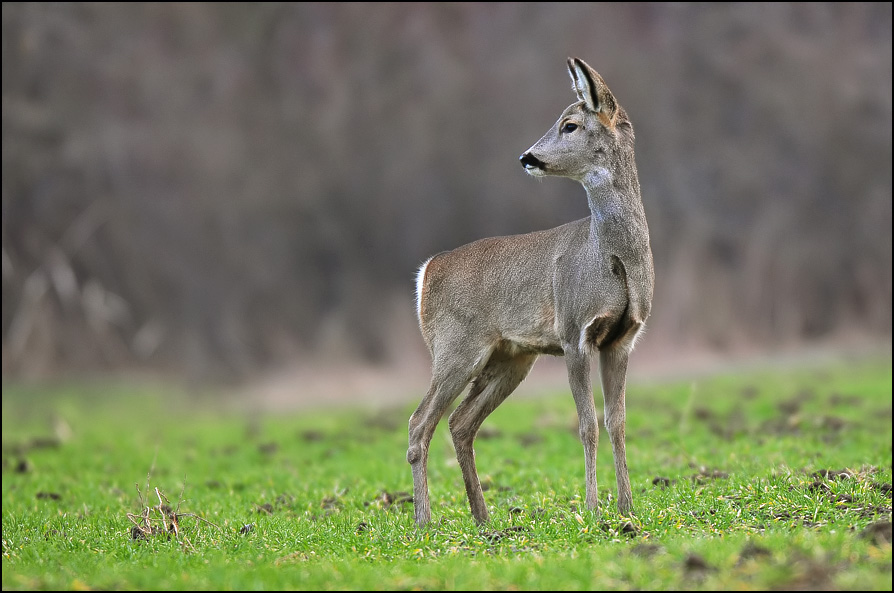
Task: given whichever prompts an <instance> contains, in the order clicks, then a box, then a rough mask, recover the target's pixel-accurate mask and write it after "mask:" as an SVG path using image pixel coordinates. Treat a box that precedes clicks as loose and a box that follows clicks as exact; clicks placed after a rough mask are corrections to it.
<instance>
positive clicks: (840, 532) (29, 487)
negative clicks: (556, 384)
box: [2, 358, 892, 590]
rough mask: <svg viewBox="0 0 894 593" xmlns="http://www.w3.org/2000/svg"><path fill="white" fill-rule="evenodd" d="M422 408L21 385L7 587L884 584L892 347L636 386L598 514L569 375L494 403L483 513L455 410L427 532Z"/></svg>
mask: <svg viewBox="0 0 894 593" xmlns="http://www.w3.org/2000/svg"><path fill="white" fill-rule="evenodd" d="M420 389H421V388H420ZM296 390H300V386H296ZM596 397H597V407H600V406H601V397H600V395H599V394H598V392H597V396H596ZM412 407H413V406H412V405H410V406H405V407H401V408H400V409H391V410H379V411H363V410H356V411H344V410H342V411H331V410H330V411H318V412H313V413H302V414H289V415H283V414H279V415H274V414H269V415H268V414H263V413H257V412H245V411H242V412H239V411H238V407H234V406H233V405H232V404H222V403H220V402H215V401H214V400H212V399H210V398H209V397H207V396H206V397H202V398H198V399H196V398H185V397H182V396H180V397H178V396H177V395H176V394H172V393H163V390H162V389H152V388H142V389H134V388H128V387H122V386H117V387H115V386H109V385H105V386H102V387H97V386H92V387H87V386H81V387H70V386H69V387H55V388H49V387H44V388H40V389H38V388H35V387H22V386H16V385H5V386H4V389H3V408H2V412H3V532H2V539H3V577H2V585H3V588H4V589H81V590H84V589H380V590H391V589H503V590H507V589H550V590H551V589H609V588H611V589H767V588H777V589H855V590H856V589H859V590H862V589H870V590H891V587H892V580H891V570H892V566H891V469H892V459H891V453H892V443H891V438H892V431H891V426H892V420H891V414H892V410H891V361H890V358H887V359H886V360H881V361H874V362H861V363H859V364H853V363H852V364H848V365H844V364H841V365H830V366H825V367H822V368H810V369H799V370H794V371H790V372H779V371H773V372H769V371H768V372H749V373H747V374H739V375H726V376H718V377H713V378H700V379H698V380H697V381H693V382H686V383H674V384H661V385H640V384H636V383H634V384H632V385H631V386H630V388H629V390H628V428H627V435H628V461H629V464H630V477H631V482H632V484H633V492H634V504H635V507H636V513H635V516H633V517H621V516H619V515H618V513H617V509H616V507H615V505H614V469H613V464H612V460H611V447H610V446H609V444H608V439H607V434H606V432H605V431H604V430H603V431H602V432H601V435H600V436H601V438H600V452H599V470H598V477H599V484H600V500H601V501H602V502H603V504H604V507H603V511H602V512H601V513H591V512H588V511H586V510H585V509H584V508H583V505H582V496H583V487H584V485H583V450H582V447H581V445H580V442H579V441H578V439H577V435H576V432H577V429H576V415H575V412H574V405H573V402H572V400H571V397H570V395H569V394H568V393H566V390H565V389H563V390H561V391H557V392H556V394H555V395H551V396H547V397H543V398H539V399H524V398H522V399H516V400H510V401H508V402H507V403H506V404H504V405H503V406H502V407H501V408H500V409H498V410H497V411H496V412H495V413H494V414H493V415H492V417H491V418H490V419H488V421H487V422H485V425H484V427H483V429H482V432H481V434H480V436H479V439H478V440H477V441H476V452H477V461H478V468H479V471H480V473H481V476H482V482H483V483H484V485H485V487H486V488H487V491H486V492H485V498H486V500H487V503H488V506H489V507H490V509H491V514H492V517H493V519H492V522H491V524H489V525H487V526H484V527H478V526H476V525H475V524H474V522H473V521H472V519H471V516H470V513H469V509H468V505H467V502H466V499H465V491H464V489H463V484H462V478H461V475H460V470H459V467H458V466H457V464H456V462H455V459H454V456H453V450H452V447H451V445H450V439H449V433H448V431H447V427H446V422H442V424H441V425H440V426H439V428H438V431H437V433H436V434H435V438H434V441H433V443H432V450H431V457H430V471H429V484H430V487H431V489H432V513H433V521H432V523H431V524H430V525H429V526H428V527H426V528H424V529H417V528H416V527H415V526H414V524H413V505H412V501H411V499H410V495H409V494H408V493H407V491H409V490H411V489H412V479H411V476H410V470H409V466H408V465H407V463H406V462H405V460H404V456H405V451H406V421H407V418H408V417H409V414H410V412H411V411H412ZM147 476H148V478H147ZM156 489H158V490H157V491H156ZM160 497H162V498H161V499H160ZM160 501H161V502H160ZM172 517H173V519H172ZM172 522H176V525H177V528H176V531H172V527H171V525H172Z"/></svg>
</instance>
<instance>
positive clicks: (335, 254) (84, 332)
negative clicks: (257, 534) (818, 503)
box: [2, 2, 892, 390]
mask: <svg viewBox="0 0 894 593" xmlns="http://www.w3.org/2000/svg"><path fill="white" fill-rule="evenodd" d="M2 23H3V24H2V44H3V67H2V70H3V71H2V77H3V89H2V93H3V106H2V113H3V130H2V136H3V157H2V158H3V165H2V203H3V216H2V225H3V231H2V277H3V295H2V298H3V305H2V332H3V334H2V337H3V377H4V380H18V379H22V380H24V379H33V378H38V379H45V378H50V379H53V378H58V377H65V376H72V375H78V374H90V375H96V374H103V373H120V372H134V371H136V372H144V371H149V372H152V373H161V374H163V375H164V376H170V377H186V378H189V379H190V380H195V381H199V382H210V383H228V382H229V383H233V382H237V383H244V382H246V381H252V380H256V379H258V378H259V377H262V376H264V374H265V373H269V372H271V371H274V370H277V369H280V370H281V369H288V368H297V367H304V368H309V367H313V366H314V365H318V364H319V365H321V367H320V368H323V367H325V368H342V369H345V372H348V369H351V368H359V367H364V368H369V367H378V368H400V367H401V365H404V366H412V367H414V368H415V367H419V369H418V370H419V371H421V372H422V373H427V371H428V362H427V360H428V358H427V352H426V351H425V346H424V344H423V342H422V339H421V337H420V336H419V334H418V330H417V327H416V319H415V311H414V302H413V288H414V287H413V279H414V271H415V269H416V267H417V266H418V265H419V264H420V263H421V262H422V261H424V260H425V259H426V258H427V257H428V256H430V255H432V254H434V253H436V252H438V251H442V250H445V249H450V248H453V247H456V246H458V245H460V244H463V243H466V242H469V241H471V240H474V239H477V238H481V237H485V236H493V235H500V234H512V233H523V232H528V231H533V230H537V229H544V228H549V227H552V226H556V225H559V224H562V223H565V222H569V221H571V220H574V219H577V218H580V217H583V216H587V215H588V214H589V211H588V209H587V203H586V199H585V195H584V193H583V190H582V189H581V187H580V186H579V185H577V184H576V183H574V182H571V181H568V180H560V179H547V180H546V181H544V182H543V183H537V182H535V181H534V180H533V179H531V178H530V177H528V176H527V175H525V174H524V172H523V170H522V168H521V167H520V166H519V164H518V156H519V155H520V154H521V153H522V152H523V151H524V150H526V149H527V148H528V147H530V146H531V145H532V144H533V143H534V142H536V141H537V140H538V139H539V138H540V136H541V135H542V134H543V133H544V132H545V131H546V130H547V129H548V128H549V127H550V126H551V125H552V124H553V122H554V121H555V119H556V118H557V117H558V115H559V113H560V112H561V111H562V109H564V108H565V107H566V106H567V105H569V104H570V103H572V102H574V100H575V98H574V96H573V94H572V91H571V85H570V81H569V79H568V75H567V72H566V68H565V59H566V58H567V57H568V56H577V57H580V58H582V59H584V60H585V61H587V62H588V63H589V64H590V65H591V66H593V67H594V68H595V69H596V70H598V71H599V72H600V74H602V76H603V77H604V78H605V80H606V82H607V83H608V85H609V86H610V87H611V89H612V90H613V91H614V93H615V95H616V97H617V98H618V100H619V102H620V103H621V104H622V105H624V106H625V108H626V109H627V111H628V113H629V114H630V117H631V119H632V121H633V124H634V127H635V129H636V133H637V149H636V155H637V163H638V166H639V174H640V180H641V183H642V193H643V199H644V202H645V207H646V213H647V216H648V219H649V224H650V228H651V233H652V248H653V252H654V256H655V266H656V276H657V279H656V289H655V300H654V307H653V316H652V318H651V319H650V322H649V327H650V329H649V332H648V333H647V335H646V336H645V338H644V339H643V340H642V341H641V345H640V346H639V347H638V353H640V354H638V356H642V357H645V359H646V360H648V359H649V358H650V357H651V358H655V359H658V358H660V357H668V356H671V357H672V356H680V355H683V354H685V353H686V352H689V351H693V352H694V351H714V352H724V353H729V355H730V356H735V355H736V354H737V353H743V352H751V351H765V352H772V351H774V350H775V349H779V348H792V347H800V346H805V347H806V346H810V345H812V344H818V343H823V344H855V343H862V342H865V343H875V342H878V341H881V342H884V341H886V340H888V341H889V340H890V336H891V301H892V294H891V289H892V287H891V269H892V261H891V257H892V256H891V253H892V245H891V234H892V218H891V202H892V200H891V162H892V155H891V129H892V121H891V87H892V85H891V71H892V70H891V56H892V47H891V30H892V22H891V4H890V3H847V4H834V3H817V4H797V5H789V4H756V3H747V4H733V5H724V4H715V3H712V4H700V5H689V4H648V5H642V4H630V3H625V4H618V5H601V4H589V3H582V4H557V3H549V4H536V3H524V4H413V3H411V4H369V3H363V4H328V3H327V4H315V3H300V4H288V5H280V4H265V3H261V4H229V3H227V4H216V3H207V4H206V3H201V4H149V5H147V4H137V3H127V4H104V3H97V4H55V3H53V4H44V3H33V4H31V3H29V4H20V3H10V2H4V3H3V5H2ZM418 387H419V389H420V390H421V389H424V387H423V386H422V385H421V384H420V385H419V386H418Z"/></svg>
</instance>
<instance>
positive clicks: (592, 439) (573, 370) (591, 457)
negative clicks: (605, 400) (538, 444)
mask: <svg viewBox="0 0 894 593" xmlns="http://www.w3.org/2000/svg"><path fill="white" fill-rule="evenodd" d="M565 364H566V366H567V368H568V382H569V383H570V384H571V395H572V396H574V404H575V405H576V406H577V418H578V423H579V429H580V432H579V433H580V440H581V442H582V443H583V445H584V466H585V470H584V471H585V476H586V484H587V508H588V509H590V510H596V508H597V507H598V505H599V501H598V498H597V491H596V446H597V443H598V442H599V422H598V421H597V418H596V406H595V405H594V403H593V390H592V387H591V385H590V359H589V357H588V356H587V353H586V352H582V351H580V350H579V349H576V348H566V349H565Z"/></svg>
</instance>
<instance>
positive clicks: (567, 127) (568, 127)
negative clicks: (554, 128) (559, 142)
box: [560, 122, 577, 134]
mask: <svg viewBox="0 0 894 593" xmlns="http://www.w3.org/2000/svg"><path fill="white" fill-rule="evenodd" d="M576 129H577V124H573V123H571V122H568V123H567V124H565V125H564V126H562V129H561V130H560V131H561V132H562V133H563V134H570V133H571V132H573V131H574V130H576Z"/></svg>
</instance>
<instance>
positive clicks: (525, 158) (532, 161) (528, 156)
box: [518, 152, 546, 176]
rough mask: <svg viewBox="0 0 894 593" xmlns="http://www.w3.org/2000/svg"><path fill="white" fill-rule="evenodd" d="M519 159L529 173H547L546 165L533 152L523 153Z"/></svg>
mask: <svg viewBox="0 0 894 593" xmlns="http://www.w3.org/2000/svg"><path fill="white" fill-rule="evenodd" d="M518 160H519V162H520V163H521V166H522V167H524V168H525V172H527V173H528V175H534V176H540V175H544V174H546V165H545V164H544V163H543V161H541V160H540V159H538V158H537V157H536V156H534V155H533V154H532V153H531V152H526V153H525V154H523V155H521V156H520V157H518Z"/></svg>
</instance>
